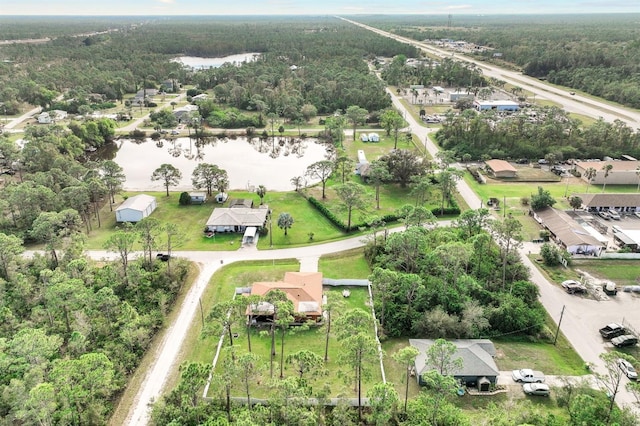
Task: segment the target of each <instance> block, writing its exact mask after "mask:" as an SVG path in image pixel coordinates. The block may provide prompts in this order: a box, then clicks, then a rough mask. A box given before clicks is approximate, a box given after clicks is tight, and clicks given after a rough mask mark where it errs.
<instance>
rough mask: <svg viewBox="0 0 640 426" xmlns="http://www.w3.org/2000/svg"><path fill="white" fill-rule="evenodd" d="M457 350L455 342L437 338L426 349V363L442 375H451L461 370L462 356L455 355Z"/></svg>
mask: <svg viewBox="0 0 640 426" xmlns="http://www.w3.org/2000/svg"><path fill="white" fill-rule="evenodd" d="M457 351H458V349H457V348H456V345H455V344H453V343H451V342H449V341H447V340H444V339H437V340H436V341H435V342H433V344H432V345H431V346H429V349H427V354H426V355H427V358H426V364H427V365H429V366H430V367H432V368H433V369H434V370H435V371H437V372H438V373H439V374H441V375H443V376H452V375H454V374H455V373H457V372H459V371H461V370H462V358H460V357H455V355H456V352H457Z"/></svg>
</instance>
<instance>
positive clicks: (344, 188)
mask: <svg viewBox="0 0 640 426" xmlns="http://www.w3.org/2000/svg"><path fill="white" fill-rule="evenodd" d="M336 193H337V194H338V197H339V198H340V200H342V203H343V205H342V208H344V209H345V210H346V211H347V232H349V231H351V215H352V213H353V209H354V208H355V209H364V208H365V207H366V205H367V194H366V192H365V191H364V187H363V186H362V185H359V184H357V183H355V182H347V183H345V184H343V185H338V186H337V187H336Z"/></svg>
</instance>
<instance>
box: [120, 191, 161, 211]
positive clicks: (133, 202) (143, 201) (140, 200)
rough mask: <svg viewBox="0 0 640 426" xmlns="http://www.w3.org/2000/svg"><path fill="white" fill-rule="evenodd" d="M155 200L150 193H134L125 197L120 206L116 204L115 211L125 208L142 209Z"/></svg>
mask: <svg viewBox="0 0 640 426" xmlns="http://www.w3.org/2000/svg"><path fill="white" fill-rule="evenodd" d="M155 201H156V197H152V196H151V195H147V194H139V195H135V196H133V197H129V198H127V199H126V200H125V201H124V202H123V203H122V204H120V206H118V208H117V209H116V211H119V210H125V209H131V210H137V211H144V210H146V208H147V207H149V205H150V204H151V203H153V202H155Z"/></svg>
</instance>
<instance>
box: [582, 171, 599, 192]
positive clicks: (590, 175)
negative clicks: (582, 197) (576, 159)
mask: <svg viewBox="0 0 640 426" xmlns="http://www.w3.org/2000/svg"><path fill="white" fill-rule="evenodd" d="M596 173H597V172H596V169H594V168H593V167H589V168H588V169H587V170H585V172H584V177H585V178H587V194H588V193H589V185H591V181H592V180H593V178H594V177H596Z"/></svg>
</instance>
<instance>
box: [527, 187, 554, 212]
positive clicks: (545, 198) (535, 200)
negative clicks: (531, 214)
mask: <svg viewBox="0 0 640 426" xmlns="http://www.w3.org/2000/svg"><path fill="white" fill-rule="evenodd" d="M555 203H556V200H555V199H554V198H553V197H552V196H551V192H549V191H548V190H544V189H543V188H542V187H541V186H539V187H538V193H537V194H533V195H532V196H531V209H532V210H533V211H538V210H542V209H544V208H546V207H552V206H553V205H554V204H555Z"/></svg>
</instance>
